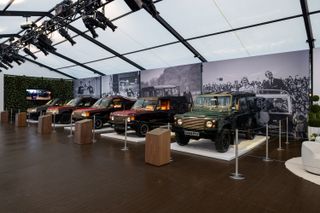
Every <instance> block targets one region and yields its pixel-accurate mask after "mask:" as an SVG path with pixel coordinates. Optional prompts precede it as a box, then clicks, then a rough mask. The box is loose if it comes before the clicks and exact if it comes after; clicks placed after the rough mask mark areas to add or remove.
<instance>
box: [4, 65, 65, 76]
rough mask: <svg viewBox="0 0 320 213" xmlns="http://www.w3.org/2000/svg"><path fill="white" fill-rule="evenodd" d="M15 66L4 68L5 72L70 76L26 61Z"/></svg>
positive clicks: (26, 74)
mask: <svg viewBox="0 0 320 213" xmlns="http://www.w3.org/2000/svg"><path fill="white" fill-rule="evenodd" d="M13 66H14V67H13V68H12V69H9V70H2V71H3V72H4V74H8V75H12V74H14V75H25V76H35V77H47V78H68V77H66V76H63V75H60V74H58V73H56V72H53V71H50V70H48V69H46V68H44V67H40V66H38V65H36V64H33V63H31V62H28V61H26V62H25V63H23V64H22V65H21V66H18V65H14V64H13Z"/></svg>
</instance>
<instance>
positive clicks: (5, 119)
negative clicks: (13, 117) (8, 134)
mask: <svg viewBox="0 0 320 213" xmlns="http://www.w3.org/2000/svg"><path fill="white" fill-rule="evenodd" d="M1 123H9V112H8V111H3V112H1Z"/></svg>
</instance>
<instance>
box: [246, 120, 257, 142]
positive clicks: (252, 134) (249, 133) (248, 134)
mask: <svg viewBox="0 0 320 213" xmlns="http://www.w3.org/2000/svg"><path fill="white" fill-rule="evenodd" d="M253 124H254V122H253V121H252V119H249V120H248V123H247V132H246V139H248V140H253V139H254V137H255V132H254V130H253V128H254V125H253Z"/></svg>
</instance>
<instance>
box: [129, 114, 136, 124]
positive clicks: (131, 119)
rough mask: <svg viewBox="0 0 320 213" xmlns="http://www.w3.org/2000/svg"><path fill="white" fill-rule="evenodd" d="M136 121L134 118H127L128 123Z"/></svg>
mask: <svg viewBox="0 0 320 213" xmlns="http://www.w3.org/2000/svg"><path fill="white" fill-rule="evenodd" d="M134 120H135V117H134V116H130V117H128V118H127V121H128V123H129V122H131V121H134Z"/></svg>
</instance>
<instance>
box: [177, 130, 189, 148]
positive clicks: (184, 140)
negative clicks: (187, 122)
mask: <svg viewBox="0 0 320 213" xmlns="http://www.w3.org/2000/svg"><path fill="white" fill-rule="evenodd" d="M176 141H177V144H178V145H180V146H185V145H187V144H188V143H189V141H190V138H189V137H188V136H186V135H185V134H183V133H178V132H176Z"/></svg>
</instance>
